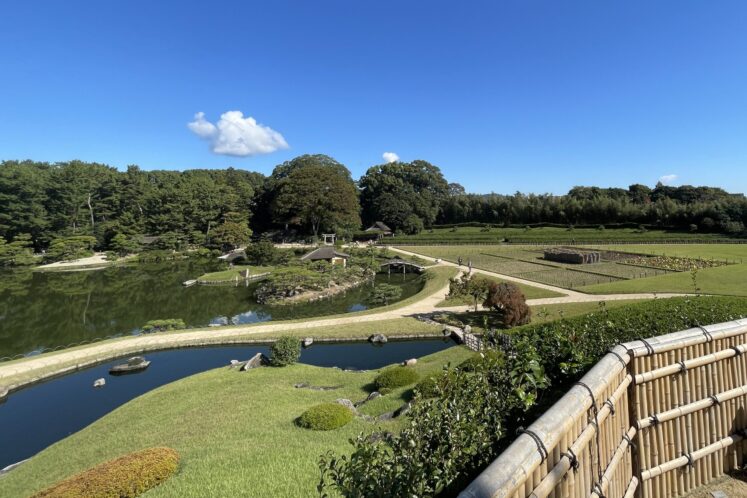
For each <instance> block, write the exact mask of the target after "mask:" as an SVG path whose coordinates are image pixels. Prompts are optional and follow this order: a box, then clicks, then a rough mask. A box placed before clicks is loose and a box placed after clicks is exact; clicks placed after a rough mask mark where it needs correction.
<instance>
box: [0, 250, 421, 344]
mask: <svg viewBox="0 0 747 498" xmlns="http://www.w3.org/2000/svg"><path fill="white" fill-rule="evenodd" d="M210 266H211V265H206V264H205V263H199V262H190V261H186V262H177V263H173V262H170V263H166V264H152V265H139V266H132V267H127V266H125V267H112V268H107V269H105V270H97V271H81V272H55V273H51V272H49V273H40V272H36V273H31V272H24V273H4V274H2V275H0V357H2V356H10V355H13V354H17V353H27V352H29V351H33V350H36V349H38V348H40V347H48V348H49V347H55V346H58V345H67V344H71V343H76V342H80V341H82V340H90V339H94V338H102V337H106V336H109V335H114V334H128V333H130V332H132V331H133V330H136V329H137V328H139V327H140V326H142V325H143V324H144V323H146V322H147V321H149V320H153V319H165V318H181V319H183V320H184V321H185V322H186V323H187V324H188V325H190V326H205V325H207V324H208V323H210V321H211V320H212V319H214V318H216V317H220V316H225V317H227V318H228V320H229V321H230V320H231V318H232V317H235V316H237V315H240V314H246V315H244V316H245V319H246V317H247V316H248V317H250V319H257V318H260V319H261V318H262V317H267V316H268V315H270V316H272V319H273V320H278V319H290V318H302V317H309V316H318V315H322V314H331V313H340V312H344V311H346V310H347V309H348V308H349V307H350V306H352V305H353V304H356V303H364V304H365V303H366V300H367V296H368V294H369V293H370V287H369V286H364V287H362V288H359V289H355V290H353V291H349V292H348V293H346V295H344V296H340V297H339V298H333V299H329V300H324V301H320V302H317V303H313V304H306V305H296V306H276V307H266V306H264V307H263V306H260V305H258V304H256V302H254V300H253V298H252V296H253V291H254V285H250V286H249V287H245V286H239V287H229V288H226V287H210V286H206V287H202V286H198V287H190V288H184V287H183V286H182V285H181V283H182V282H183V281H184V280H188V279H190V278H194V277H195V276H197V275H200V274H202V273H204V272H205V271H207V270H209V269H212V268H210ZM392 277H394V276H392ZM379 278H380V279H382V280H381V281H387V280H388V279H387V277H386V275H383V276H381V277H379ZM392 280H393V281H394V280H396V281H399V278H396V279H395V278H392ZM420 285H421V284H419V283H418V282H417V279H416V278H415V277H413V276H411V277H410V278H408V279H406V280H405V283H404V286H405V292H403V297H407V296H409V295H412V294H413V293H414V292H417V290H418V289H419V288H420ZM250 311H252V312H254V313H256V315H251V314H248V313H247V312H250Z"/></svg>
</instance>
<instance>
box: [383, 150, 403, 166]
mask: <svg viewBox="0 0 747 498" xmlns="http://www.w3.org/2000/svg"><path fill="white" fill-rule="evenodd" d="M381 157H383V158H384V161H386V162H388V163H396V162H397V161H399V156H398V155H397V154H395V153H394V152H384V153H383V154H382V155H381Z"/></svg>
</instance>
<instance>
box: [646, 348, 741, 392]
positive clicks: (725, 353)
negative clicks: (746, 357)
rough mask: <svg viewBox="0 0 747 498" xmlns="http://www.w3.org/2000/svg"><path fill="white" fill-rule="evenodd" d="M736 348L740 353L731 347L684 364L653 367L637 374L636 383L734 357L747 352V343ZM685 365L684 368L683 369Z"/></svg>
mask: <svg viewBox="0 0 747 498" xmlns="http://www.w3.org/2000/svg"><path fill="white" fill-rule="evenodd" d="M735 348H736V349H737V350H739V353H737V351H736V350H735V349H731V348H728V349H722V350H721V351H718V352H716V353H711V354H705V355H703V356H699V357H697V358H692V359H690V360H685V361H683V362H682V364H677V363H675V364H673V365H667V366H665V367H661V368H653V369H652V370H650V371H648V372H644V373H641V374H638V375H636V376H635V383H636V384H645V383H647V382H651V381H653V380H657V379H661V378H662V377H668V376H670V375H673V374H676V373H680V372H683V371H685V370H690V369H695V368H698V367H702V366H705V365H710V364H712V363H715V362H717V361H721V360H725V359H727V358H733V357H734V356H738V355H741V354H743V353H745V352H747V344H742V345H739V346H735ZM683 365H684V370H683Z"/></svg>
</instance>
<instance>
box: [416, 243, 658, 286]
mask: <svg viewBox="0 0 747 498" xmlns="http://www.w3.org/2000/svg"><path fill="white" fill-rule="evenodd" d="M622 247H625V246H622ZM409 249H410V250H413V251H414V252H418V253H420V254H423V255H425V256H430V257H434V258H442V259H445V260H448V261H452V262H456V261H457V260H458V259H459V258H460V257H461V258H462V263H463V264H464V265H468V264H469V262H471V263H472V266H474V267H475V268H479V269H482V270H487V271H492V272H496V273H501V274H503V275H511V276H514V277H519V278H524V279H526V280H531V281H533V282H539V283H543V284H548V285H554V286H556V287H563V288H566V289H579V288H581V287H586V286H593V285H598V284H612V283H615V282H618V281H623V280H629V279H642V278H649V277H655V276H659V275H666V274H667V273H672V272H671V271H669V270H666V269H662V268H650V267H645V266H634V265H629V264H624V263H622V262H618V261H602V262H600V263H595V264H589V265H577V264H572V263H560V262H555V261H546V260H544V259H543V251H544V249H545V246H533V245H532V246H519V245H484V246H482V245H472V246H469V245H464V246H418V247H417V248H412V247H410V248H409Z"/></svg>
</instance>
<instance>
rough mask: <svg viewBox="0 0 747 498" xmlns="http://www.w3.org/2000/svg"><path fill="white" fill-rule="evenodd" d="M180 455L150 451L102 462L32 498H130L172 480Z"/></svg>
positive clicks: (169, 450)
mask: <svg viewBox="0 0 747 498" xmlns="http://www.w3.org/2000/svg"><path fill="white" fill-rule="evenodd" d="M178 464H179V454H178V453H177V452H176V451H174V450H172V449H171V448H149V449H147V450H142V451H136V452H134V453H130V454H127V455H124V456H121V457H119V458H116V459H114V460H110V461H108V462H104V463H102V464H100V465H97V466H96V467H93V468H92V469H89V470H86V471H84V472H81V473H80V474H76V475H74V476H72V477H69V478H67V479H65V480H64V481H61V482H59V483H57V484H55V485H54V486H52V487H50V488H47V489H45V490H44V491H41V492H39V493H37V494H35V495H34V496H33V497H32V498H133V497H135V496H139V495H141V494H143V493H145V492H146V491H148V490H149V489H151V488H153V487H155V486H158V485H159V484H161V483H162V482H163V481H165V480H166V479H168V478H169V477H171V476H172V475H173V474H174V473H175V472H176V469H177V467H178Z"/></svg>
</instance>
